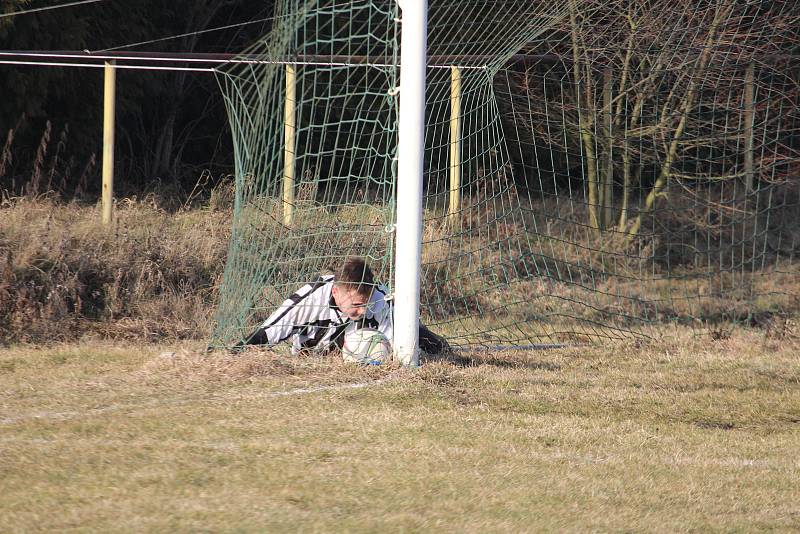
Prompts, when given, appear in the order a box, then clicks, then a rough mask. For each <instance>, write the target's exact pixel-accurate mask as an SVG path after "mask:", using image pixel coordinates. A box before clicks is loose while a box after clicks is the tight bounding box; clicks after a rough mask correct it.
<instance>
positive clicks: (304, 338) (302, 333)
mask: <svg viewBox="0 0 800 534" xmlns="http://www.w3.org/2000/svg"><path fill="white" fill-rule="evenodd" d="M333 285H334V277H333V275H327V276H320V277H319V278H318V279H317V280H316V281H314V282H312V283H310V284H306V285H304V286H303V287H301V288H300V289H299V290H297V292H296V293H294V294H293V295H292V296H290V297H289V298H288V299H286V301H285V302H284V303H283V304H282V305H281V306H280V308H278V309H277V310H275V312H274V313H273V314H272V315H270V317H269V318H268V319H267V320H266V321H264V322H263V323H262V324H261V327H260V328H259V329H258V330H257V331H256V332H255V333H253V335H251V336H250V337H249V339H248V340H246V342H245V343H247V344H267V345H269V346H273V345H277V344H278V343H280V342H282V341H284V340H286V339H288V338H290V337H291V338H292V353H295V354H296V353H297V352H299V351H301V350H303V349H313V350H326V349H329V348H331V346H332V345H333V344H337V345H339V346H341V343H342V341H343V340H344V334H345V333H346V332H348V331H350V330H355V329H356V328H365V327H368V328H375V329H377V330H379V331H381V332H382V333H383V335H385V336H386V337H387V338H388V339H389V341H390V342H391V341H392V334H393V325H392V306H391V303H390V302H389V301H388V300H387V297H386V296H387V294H388V291H387V289H386V287H385V286H383V285H378V286H376V287H375V289H374V291H373V292H372V296H371V297H370V300H369V302H368V303H367V306H366V307H367V309H366V310H365V312H364V315H363V316H362V317H361V318H359V319H358V320H356V321H353V320H352V319H350V318H349V317H348V316H347V315H345V314H344V313H342V312H341V311H340V310H339V307H338V306H337V305H336V301H335V300H334V298H333V293H332V291H333Z"/></svg>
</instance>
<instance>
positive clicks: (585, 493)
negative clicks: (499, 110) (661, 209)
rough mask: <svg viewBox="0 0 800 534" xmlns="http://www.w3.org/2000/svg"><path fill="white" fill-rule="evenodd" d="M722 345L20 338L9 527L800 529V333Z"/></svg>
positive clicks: (6, 465)
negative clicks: (383, 346)
mask: <svg viewBox="0 0 800 534" xmlns="http://www.w3.org/2000/svg"><path fill="white" fill-rule="evenodd" d="M728 335H729V337H727V336H728ZM723 337H727V339H716V340H715V339H712V338H711V337H709V336H703V337H697V336H691V335H688V333H679V335H677V336H673V337H672V338H671V340H669V341H663V342H659V343H652V344H647V345H644V346H637V345H636V344H634V343H631V344H628V345H621V346H615V347H571V348H564V349H557V350H546V351H532V352H498V353H494V354H488V353H480V352H475V353H463V354H461V357H460V358H459V359H453V360H452V361H439V362H427V363H426V364H425V365H423V366H422V367H421V368H420V369H418V370H415V371H409V370H403V369H396V368H391V367H388V366H387V367H370V368H359V367H351V366H348V365H345V364H343V363H341V362H340V361H337V360H336V359H334V358H322V359H319V358H288V357H285V356H280V355H276V354H272V353H269V352H263V351H258V350H253V351H250V352H247V353H245V354H243V355H241V356H239V357H231V356H227V355H222V354H216V355H211V356H205V355H201V354H200V353H199V352H194V351H193V349H194V348H196V347H194V346H192V345H191V344H187V345H183V346H169V347H165V346H153V345H150V346H139V347H136V346H127V347H125V346H120V345H116V346H114V345H111V344H103V343H100V342H94V343H92V342H86V343H83V344H77V345H60V346H55V347H52V348H35V347H28V346H16V347H11V348H7V349H2V350H0V495H2V497H0V530H3V531H6V532H30V531H37V530H72V529H74V530H78V531H264V530H269V531H285V530H289V531H301V530H302V531H341V530H346V531H376V530H385V531H431V530H437V531H439V530H441V531H450V532H454V531H459V532H461V531H469V532H478V531H481V532H483V531H495V532H497V531H516V532H519V531H541V530H548V531H553V530H556V531H563V530H571V531H576V530H579V531H584V530H598V531H611V530H613V531H617V530H626V531H664V532H672V531H679V530H725V531H731V530H733V531H755V530H759V531H761V530H778V531H781V530H782V531H792V530H797V529H800V484H798V480H800V455H798V451H800V359H799V358H798V354H800V341H798V337H797V335H796V333H793V332H790V333H788V334H787V333H785V332H784V333H783V334H781V335H780V336H776V335H770V334H765V332H763V331H755V330H747V329H734V330H731V331H729V332H728V334H726V336H723ZM166 351H168V352H172V353H174V354H172V355H170V354H169V353H166V354H165V352H166Z"/></svg>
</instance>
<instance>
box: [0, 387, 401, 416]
mask: <svg viewBox="0 0 800 534" xmlns="http://www.w3.org/2000/svg"><path fill="white" fill-rule="evenodd" d="M392 378H393V377H391V376H389V377H387V378H381V379H379V380H373V381H371V382H356V383H349V384H334V385H330V386H314V387H309V388H297V389H290V390H288V391H272V392H269V393H260V394H255V395H243V394H236V395H225V396H220V395H215V396H210V397H208V396H206V397H183V398H178V399H172V400H168V399H167V400H160V401H158V400H153V401H149V402H143V403H138V404H112V405H110V406H103V407H101V408H89V409H87V410H85V411H68V412H48V411H42V412H33V413H28V414H23V415H18V416H16V417H4V418H2V419H0V425H13V424H16V423H21V422H24V421H30V420H34V419H45V420H59V421H64V420H68V419H75V418H80V417H91V416H93V415H101V414H105V413H109V412H116V411H120V410H127V409H130V410H137V409H147V408H154V407H156V406H179V405H182V404H190V403H194V402H201V401H202V402H209V401H234V400H250V399H274V398H278V397H292V396H296V395H308V394H310V393H321V392H324V391H340V390H347V389H363V388H367V387H370V386H377V385H379V384H383V383H385V382H388V381H389V380H391V379H392Z"/></svg>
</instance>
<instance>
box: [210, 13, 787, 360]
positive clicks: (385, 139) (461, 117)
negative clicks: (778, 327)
mask: <svg viewBox="0 0 800 534" xmlns="http://www.w3.org/2000/svg"><path fill="white" fill-rule="evenodd" d="M406 4H408V5H406ZM412 4H413V5H412ZM424 4H425V3H424V2H417V3H412V2H411V1H410V0H404V2H399V3H395V2H390V1H351V2H336V1H335V0H332V1H323V0H319V1H317V0H314V1H309V2H300V1H297V0H284V1H283V2H279V5H278V8H277V12H276V19H275V20H276V22H275V25H274V28H273V30H272V31H271V32H270V34H269V35H268V36H266V37H265V38H264V39H263V40H262V41H260V42H258V43H256V44H255V45H254V46H253V47H252V48H251V49H250V50H247V51H246V56H245V57H248V58H256V59H253V60H252V61H248V62H239V63H236V64H232V65H231V66H230V67H229V68H227V69H224V70H223V71H222V72H221V74H220V84H221V86H222V88H223V92H224V95H225V98H226V103H227V106H228V112H229V118H230V124H231V130H232V134H233V139H234V147H235V159H236V201H235V208H234V218H233V232H232V240H231V244H230V249H229V254H228V259H227V263H226V267H225V274H224V280H223V283H222V287H221V291H220V303H219V308H218V312H217V316H216V323H217V327H216V331H215V334H214V338H215V343H216V344H218V345H220V346H228V345H232V344H235V343H236V342H237V341H240V340H241V339H243V337H244V336H246V335H247V334H248V332H250V331H251V330H252V329H253V327H254V326H256V325H257V324H259V322H260V321H262V320H263V319H264V318H265V317H266V316H267V315H269V314H270V313H271V312H272V311H273V310H274V309H275V308H276V307H278V306H279V305H280V304H281V302H283V300H284V299H285V298H286V297H287V296H289V295H291V294H292V293H293V292H294V291H296V290H297V288H298V287H300V286H302V285H303V284H306V283H309V282H311V281H313V280H314V279H316V277H317V276H318V275H319V274H321V273H326V272H331V271H334V270H335V269H336V268H337V266H338V265H339V264H340V263H341V261H342V260H343V259H344V258H346V257H349V256H362V257H364V258H366V259H367V260H368V262H369V263H370V265H371V267H372V269H373V271H374V272H375V274H376V277H377V278H378V279H380V280H381V281H382V282H383V283H385V284H386V285H387V286H389V288H390V295H391V296H393V298H394V302H395V304H396V313H400V311H399V310H400V309H404V310H409V309H410V310H412V314H411V316H406V315H403V316H402V318H399V317H396V323H398V324H397V325H396V327H397V334H398V335H400V331H401V330H402V331H404V332H406V333H405V334H402V336H401V339H400V340H396V344H399V345H401V348H400V350H401V351H402V352H403V358H404V359H405V360H406V361H411V359H413V357H414V354H415V351H416V349H415V347H413V346H411V347H409V346H406V345H404V343H406V341H405V340H411V344H412V345H413V344H414V342H415V337H414V336H415V334H414V331H415V328H416V323H417V322H418V321H419V320H420V319H421V320H422V321H423V322H424V323H425V324H427V325H429V326H430V327H432V328H433V329H435V330H437V331H438V332H439V333H441V334H442V335H444V336H445V337H446V338H447V339H448V341H449V342H450V344H451V345H453V346H456V347H459V346H520V345H531V344H557V343H565V342H576V341H579V342H591V341H596V340H621V339H628V338H632V337H648V336H649V337H654V336H659V335H662V334H663V332H664V327H665V326H668V325H670V324H674V323H686V324H692V325H697V326H702V325H706V324H709V323H710V322H714V321H718V320H723V319H724V320H748V321H754V320H760V319H759V318H769V317H771V316H772V315H775V314H782V313H784V312H789V311H791V310H793V309H794V308H796V307H797V306H798V304H797V302H798V296H797V279H798V276H797V275H798V274H799V273H798V268H797V262H796V256H797V251H798V246H800V230H799V229H798V226H799V225H798V224H797V221H798V220H800V215H799V214H800V207H798V205H799V202H798V201H799V200H800V188H798V179H797V172H796V171H797V169H798V147H799V146H800V143H798V131H797V115H798V111H797V110H798V106H797V102H798V89H797V88H798V87H800V85H799V84H798V83H797V82H798V69H797V64H796V63H795V61H796V60H795V59H794V58H793V57H791V56H790V55H789V54H787V53H785V50H784V49H783V48H782V47H786V46H787V45H786V43H789V42H792V41H791V39H794V38H796V28H797V27H798V26H797V25H796V24H794V25H792V23H791V21H792V20H795V19H796V18H797V16H796V15H795V14H794V10H793V9H791V6H789V4H787V3H781V2H776V3H770V5H769V6H763V5H754V4H752V3H741V2H734V1H732V0H730V1H728V0H718V1H715V2H706V3H697V2H691V1H689V0H679V1H677V2H676V1H674V0H671V1H667V0H651V1H648V2H639V3H635V2H634V3H631V2H623V1H621V0H620V1H611V2H591V1H584V0H568V1H565V2H560V3H559V2H554V3H550V2H531V1H530V0H527V1H515V0H510V1H505V0H504V1H498V2H485V1H471V0H463V1H453V0H442V1H435V0H431V1H430V2H429V3H428V6H427V9H425V5H424ZM795 22H796V20H795ZM425 25H427V27H426V26H425ZM737 38H738V40H737ZM423 84H424V85H423ZM409 317H410V318H409ZM395 350H397V347H396V348H395ZM412 353H413V354H412Z"/></svg>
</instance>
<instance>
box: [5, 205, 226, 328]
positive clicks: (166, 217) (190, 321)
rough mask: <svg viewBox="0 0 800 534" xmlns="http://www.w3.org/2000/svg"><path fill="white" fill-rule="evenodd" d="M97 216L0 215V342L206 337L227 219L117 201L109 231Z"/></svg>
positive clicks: (82, 210) (84, 212) (29, 210)
mask: <svg viewBox="0 0 800 534" xmlns="http://www.w3.org/2000/svg"><path fill="white" fill-rule="evenodd" d="M99 215H100V214H99V210H98V209H97V208H95V207H86V206H80V205H77V204H64V203H59V202H55V201H51V200H48V199H33V200H31V199H26V198H19V199H15V200H14V201H10V202H7V203H6V205H4V206H2V207H0V339H3V340H4V341H6V342H11V341H37V342H41V341H48V340H49V341H62V340H74V339H78V338H80V337H81V336H83V335H87V334H90V335H91V334H94V335H100V336H103V337H115V338H136V339H138V340H153V339H162V338H169V339H181V338H194V339H197V338H202V337H204V336H207V335H208V332H209V329H210V315H211V310H212V307H213V303H214V298H215V293H214V287H215V286H216V284H217V283H218V281H219V275H220V273H221V271H222V266H223V263H224V258H225V254H226V251H227V245H228V239H229V237H230V215H229V212H226V211H216V210H211V209H199V210H190V211H179V212H177V213H167V212H165V211H163V210H161V209H159V208H158V206H156V205H155V204H154V203H153V202H150V201H147V200H145V201H136V200H134V199H127V200H124V201H121V202H120V203H119V204H118V206H117V210H116V220H115V222H114V224H113V225H112V226H111V227H108V228H105V227H103V226H102V225H101V223H100V217H99Z"/></svg>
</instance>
